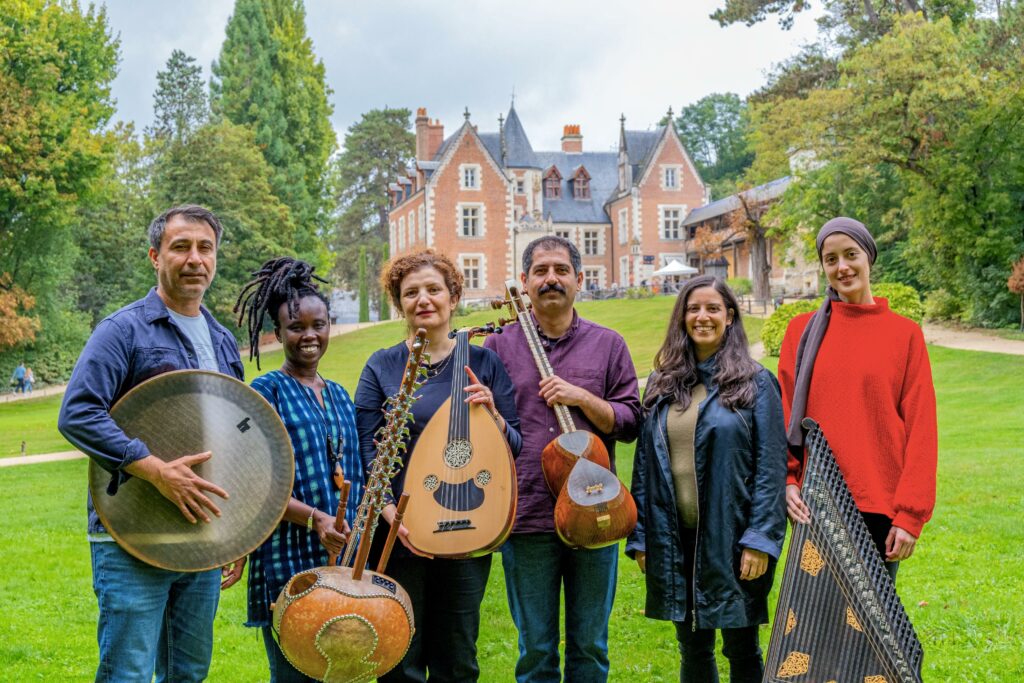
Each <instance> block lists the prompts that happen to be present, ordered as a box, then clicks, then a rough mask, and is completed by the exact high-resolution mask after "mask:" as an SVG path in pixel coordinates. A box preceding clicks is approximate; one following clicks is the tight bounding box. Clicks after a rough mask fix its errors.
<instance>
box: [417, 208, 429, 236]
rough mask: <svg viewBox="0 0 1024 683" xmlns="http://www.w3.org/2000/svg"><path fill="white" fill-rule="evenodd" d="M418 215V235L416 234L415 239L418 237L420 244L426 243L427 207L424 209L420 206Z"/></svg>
mask: <svg viewBox="0 0 1024 683" xmlns="http://www.w3.org/2000/svg"><path fill="white" fill-rule="evenodd" d="M419 214H420V220H419V233H417V237H419V241H420V242H426V241H427V207H425V206H424V205H423V204H420V210H419Z"/></svg>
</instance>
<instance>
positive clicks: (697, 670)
mask: <svg viewBox="0 0 1024 683" xmlns="http://www.w3.org/2000/svg"><path fill="white" fill-rule="evenodd" d="M673 623H674V624H675V626H676V640H678V641H679V654H680V660H681V661H680V663H679V681H680V683H718V665H717V664H716V663H715V629H713V628H709V629H704V628H702V629H697V630H696V631H694V630H693V623H692V622H690V621H676V622H673ZM722 654H724V655H725V658H726V659H728V660H729V682H730V683H760V681H761V678H762V677H763V676H764V665H763V664H762V662H761V645H760V643H759V642H758V640H757V626H747V627H746V628H723V629H722Z"/></svg>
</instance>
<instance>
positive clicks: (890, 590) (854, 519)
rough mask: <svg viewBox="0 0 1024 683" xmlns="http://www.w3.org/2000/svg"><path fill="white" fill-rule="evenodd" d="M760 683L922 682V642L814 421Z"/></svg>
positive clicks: (808, 425) (808, 426)
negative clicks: (806, 514)
mask: <svg viewBox="0 0 1024 683" xmlns="http://www.w3.org/2000/svg"><path fill="white" fill-rule="evenodd" d="M803 425H804V427H805V428H806V429H807V430H808V432H807V437H806V440H805V452H806V457H805V462H804V480H803V484H802V486H801V496H802V497H803V500H804V502H805V503H806V504H807V507H808V508H810V511H811V521H810V522H809V523H808V524H797V525H795V528H794V531H793V536H792V538H791V539H790V545H789V553H788V555H787V556H786V569H785V571H784V572H783V575H782V587H781V590H780V592H779V600H778V603H777V607H776V611H775V623H774V626H773V628H772V637H771V643H770V644H769V647H768V656H767V660H766V662H765V676H764V680H765V681H766V682H769V683H775V682H783V681H786V682H788V681H800V682H803V681H823V682H824V681H867V682H870V683H897V682H899V683H920V681H921V660H922V656H923V653H922V649H921V642H920V641H919V640H918V639H917V634H916V633H915V632H914V627H913V625H912V624H911V623H910V619H909V618H908V617H907V613H906V611H905V610H904V609H903V604H902V603H901V602H900V599H899V596H898V595H897V594H896V587H895V585H894V584H893V582H892V579H890V577H889V573H888V572H887V571H886V569H885V565H884V563H883V560H882V557H881V556H880V555H879V554H878V550H877V549H876V547H875V544H874V541H873V540H872V538H871V534H870V532H869V531H868V528H867V526H866V525H865V524H864V520H863V518H862V517H861V515H860V513H859V512H858V511H857V507H856V505H855V504H854V502H853V496H852V495H850V490H849V489H848V488H847V486H846V480H845V479H844V478H843V475H842V472H840V471H839V467H838V466H837V465H836V461H835V457H834V456H833V454H832V449H831V448H830V447H829V445H828V441H826V440H825V435H824V434H823V433H822V431H821V428H820V427H819V426H818V424H817V423H816V422H814V420H811V419H810V418H805V419H804V421H803Z"/></svg>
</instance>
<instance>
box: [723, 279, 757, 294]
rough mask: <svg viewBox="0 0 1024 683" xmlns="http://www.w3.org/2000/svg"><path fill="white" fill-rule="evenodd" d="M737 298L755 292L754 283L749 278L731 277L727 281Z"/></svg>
mask: <svg viewBox="0 0 1024 683" xmlns="http://www.w3.org/2000/svg"><path fill="white" fill-rule="evenodd" d="M725 284H727V285H729V289H731V290H732V293H733V294H735V295H736V296H746V295H747V294H750V293H751V292H753V291H754V283H753V282H751V281H750V278H748V277H731V278H729V279H728V280H726V281H725Z"/></svg>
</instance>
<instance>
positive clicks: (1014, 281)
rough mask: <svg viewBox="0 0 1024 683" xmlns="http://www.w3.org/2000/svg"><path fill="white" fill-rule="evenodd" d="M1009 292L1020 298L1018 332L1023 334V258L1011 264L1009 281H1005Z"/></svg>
mask: <svg viewBox="0 0 1024 683" xmlns="http://www.w3.org/2000/svg"><path fill="white" fill-rule="evenodd" d="M1006 286H1007V287H1009V288H1010V291H1011V292H1013V293H1014V294H1016V295H1017V296H1019V297H1020V331H1021V332H1024V256H1022V257H1021V258H1020V260H1019V261H1017V262H1016V263H1014V264H1013V270H1011V271H1010V279H1009V280H1007V281H1006Z"/></svg>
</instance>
